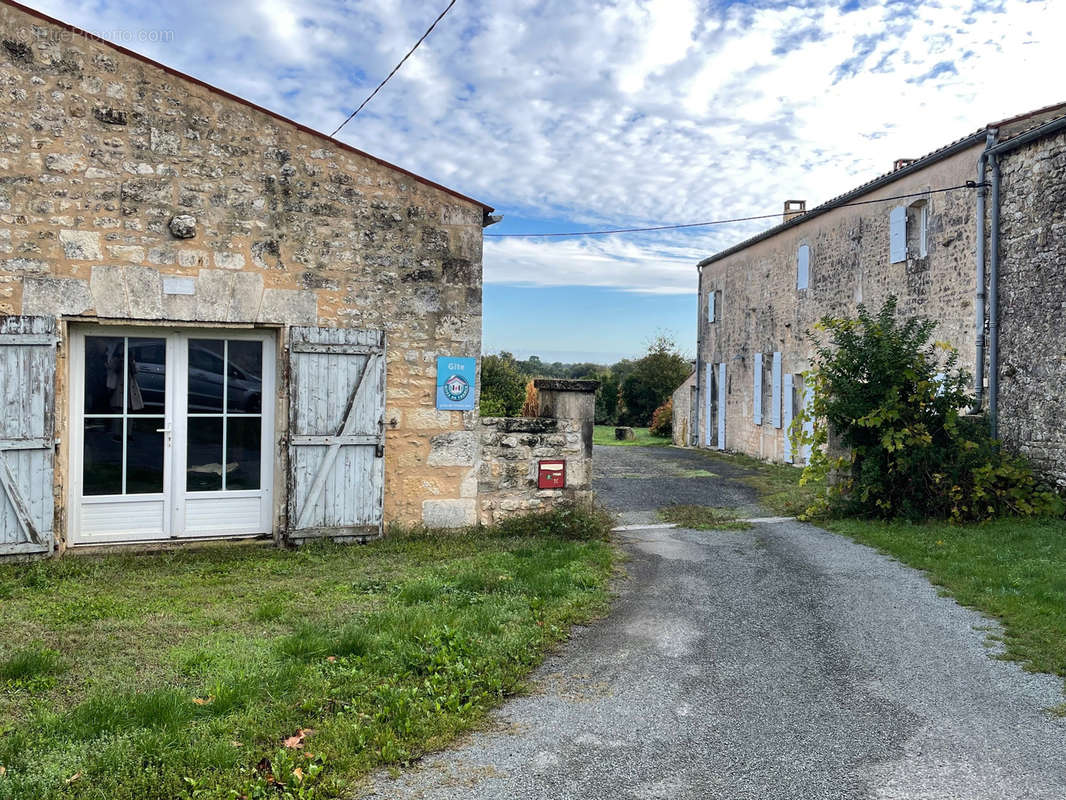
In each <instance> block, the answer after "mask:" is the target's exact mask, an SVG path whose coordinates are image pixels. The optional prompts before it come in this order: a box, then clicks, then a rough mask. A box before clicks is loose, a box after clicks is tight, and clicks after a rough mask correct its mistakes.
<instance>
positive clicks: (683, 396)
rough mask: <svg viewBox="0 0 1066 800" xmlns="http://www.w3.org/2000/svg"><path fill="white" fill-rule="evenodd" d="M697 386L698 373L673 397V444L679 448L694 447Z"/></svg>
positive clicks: (692, 375)
mask: <svg viewBox="0 0 1066 800" xmlns="http://www.w3.org/2000/svg"><path fill="white" fill-rule="evenodd" d="M695 386H696V373H695V372H693V373H692V374H691V375H689V376H688V378H686V379H685V382H684V383H682V384H681V385H680V386H678V387H677V388H676V389H675V390H674V393H673V394H672V395H671V400H672V403H673V409H674V424H673V428H674V431H673V442H674V444H675V445H677V446H678V447H690V446H691V445H692V425H693V424H694V423H695V421H696V417H695V413H694V409H693V406H692V400H693V398H692V392H693V389H694V387H695Z"/></svg>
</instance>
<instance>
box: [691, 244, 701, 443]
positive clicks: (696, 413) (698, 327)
mask: <svg viewBox="0 0 1066 800" xmlns="http://www.w3.org/2000/svg"><path fill="white" fill-rule="evenodd" d="M696 273H697V275H698V276H699V277H698V278H697V279H696V287H697V288H696V292H697V294H696V407H695V408H694V409H691V410H690V415H691V416H692V417H693V418H694V419H695V429H696V447H697V448H698V447H699V446H700V406H701V405H702V404H701V403H700V375H702V374H703V373H702V370H703V314H702V312H701V311H700V308H701V304H702V303H703V265H702V264H700V265H699V266H697V267H696Z"/></svg>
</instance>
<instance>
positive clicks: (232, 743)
mask: <svg viewBox="0 0 1066 800" xmlns="http://www.w3.org/2000/svg"><path fill="white" fill-rule="evenodd" d="M230 744H231V745H233V746H234V747H244V745H243V744H241V743H240V742H238V741H236V740H234V741H232V742H230Z"/></svg>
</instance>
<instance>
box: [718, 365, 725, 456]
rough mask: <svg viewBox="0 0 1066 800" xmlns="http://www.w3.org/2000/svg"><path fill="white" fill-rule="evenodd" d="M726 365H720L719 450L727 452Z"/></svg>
mask: <svg viewBox="0 0 1066 800" xmlns="http://www.w3.org/2000/svg"><path fill="white" fill-rule="evenodd" d="M725 390H726V383H725V363H721V364H719V365H718V449H719V450H725V394H726V392H725Z"/></svg>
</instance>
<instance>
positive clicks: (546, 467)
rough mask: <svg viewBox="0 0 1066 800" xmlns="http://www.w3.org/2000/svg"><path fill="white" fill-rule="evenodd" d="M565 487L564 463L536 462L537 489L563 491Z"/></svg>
mask: <svg viewBox="0 0 1066 800" xmlns="http://www.w3.org/2000/svg"><path fill="white" fill-rule="evenodd" d="M565 487H566V462H565V461H538V462H537V488H538V489H563V488H565Z"/></svg>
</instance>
